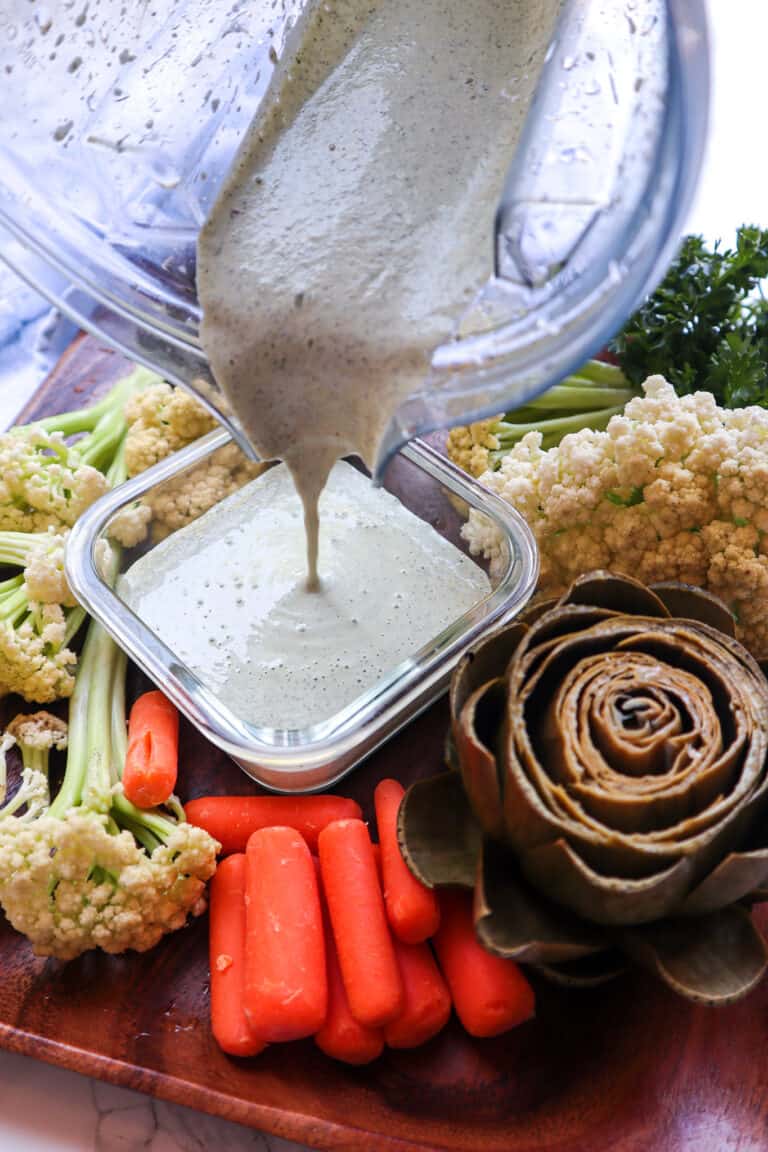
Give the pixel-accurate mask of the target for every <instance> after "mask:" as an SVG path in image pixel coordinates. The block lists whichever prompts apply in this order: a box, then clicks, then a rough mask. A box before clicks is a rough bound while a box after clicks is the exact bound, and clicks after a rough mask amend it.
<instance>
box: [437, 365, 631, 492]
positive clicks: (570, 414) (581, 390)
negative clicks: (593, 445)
mask: <svg viewBox="0 0 768 1152" xmlns="http://www.w3.org/2000/svg"><path fill="white" fill-rule="evenodd" d="M636 395H638V392H637V389H636V388H634V387H633V386H632V385H631V384H630V382H629V380H628V379H626V377H625V376H624V373H623V372H622V370H621V369H619V367H616V365H615V364H604V363H602V361H588V362H587V363H586V364H585V365H584V366H583V367H580V369H579V371H578V372H577V373H576V374H575V376H569V377H567V379H564V380H562V381H561V382H560V384H556V385H555V386H554V387H552V388H549V389H548V391H547V392H543V393H542V394H541V395H540V396H537V397H535V399H534V400H531V401H530V402H529V403H527V404H525V406H524V407H523V408H518V409H516V410H515V411H511V412H505V414H502V415H501V416H495V417H492V418H491V419H486V420H479V422H478V423H477V424H470V425H467V426H458V427H455V429H451V431H450V432H449V434H448V442H447V450H448V455H449V456H450V458H451V460H453V461H454V463H455V464H458V467H459V468H463V469H464V470H465V471H466V472H470V473H471V475H472V476H482V473H484V472H487V471H492V472H493V471H495V470H496V469H497V468H499V465H500V464H501V462H502V460H503V458H504V456H505V455H507V454H508V453H509V452H511V449H512V448H514V447H515V445H516V444H518V442H519V441H520V440H522V439H523V437H524V435H526V434H527V433H529V432H539V433H540V434H541V447H542V448H545V449H546V448H554V447H555V446H556V445H558V444H560V441H561V440H562V439H563V437H564V435H567V434H568V433H569V432H578V431H579V430H580V429H594V430H595V431H602V430H603V429H606V427H607V425H608V422H609V420H610V418H611V416H617V415H618V414H619V412H622V411H623V410H624V406H625V404H626V403H628V402H629V401H630V400H632V397H633V396H636Z"/></svg>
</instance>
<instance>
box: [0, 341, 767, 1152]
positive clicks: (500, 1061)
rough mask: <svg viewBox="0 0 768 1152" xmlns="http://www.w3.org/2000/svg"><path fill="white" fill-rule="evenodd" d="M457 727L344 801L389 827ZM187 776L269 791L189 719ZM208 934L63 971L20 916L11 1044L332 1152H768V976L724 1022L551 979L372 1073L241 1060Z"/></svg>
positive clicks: (106, 363) (64, 385) (413, 744)
mask: <svg viewBox="0 0 768 1152" xmlns="http://www.w3.org/2000/svg"><path fill="white" fill-rule="evenodd" d="M125 369H126V364H125V361H123V360H121V359H120V358H119V357H118V356H116V355H115V354H113V353H110V352H106V351H103V350H101V349H100V348H99V347H98V346H97V345H96V344H95V343H94V342H93V341H91V340H90V339H84V340H81V341H80V342H79V343H78V344H77V345H76V346H75V347H74V348H73V349H72V350H71V351H70V352H69V353H68V354H67V355H66V356H65V357H64V359H63V360H62V361H61V363H60V364H59V365H58V367H57V368H56V370H55V371H54V372H53V373H52V375H51V377H50V378H49V379H48V381H47V382H46V383H45V385H44V386H43V388H42V389H41V390H40V391H39V392H38V394H37V395H36V396H35V398H34V399H33V401H32V403H31V404H30V406H29V407H28V409H27V410H26V412H25V413H24V418H26V419H29V418H31V417H33V416H39V415H42V414H44V413H49V412H54V411H61V410H65V409H68V408H71V407H74V406H76V405H80V404H84V403H87V402H88V400H89V399H90V397H91V396H93V395H96V394H98V393H100V392H102V391H103V390H104V388H105V387H106V386H107V385H108V384H109V383H110V382H112V381H113V380H114V379H116V378H117V377H118V376H119V375H121V374H122V373H123V372H124V371H125ZM430 513H432V510H430ZM434 517H435V518H442V517H444V518H445V521H449V520H450V510H449V509H448V508H442V509H440V508H435V509H434ZM446 722H447V716H446V708H445V704H444V702H441V703H439V704H438V705H436V706H435V707H433V708H431V709H430V710H429V711H428V712H426V713H425V714H424V715H423V716H421V717H420V718H419V719H418V720H417V721H415V722H414V723H413V724H411V725H410V727H408V728H407V729H406V730H405V731H404V732H402V733H401V734H400V735H399V736H397V737H396V738H394V739H393V740H392V741H390V743H389V744H388V745H386V747H384V748H383V749H381V750H380V751H379V752H378V753H376V754H375V755H374V756H373V757H371V759H370V760H369V761H368V762H367V763H366V764H365V765H363V766H362V767H361V768H360V769H358V770H357V771H356V772H355V773H353V775H351V776H350V777H348V778H347V779H346V780H345V781H343V783H342V785H341V786H340V788H339V790H340V791H342V792H344V793H346V794H349V795H353V796H354V797H356V799H358V800H359V801H360V803H361V804H362V805H363V808H364V810H365V812H366V815H367V816H370V815H371V797H372V793H373V787H374V785H375V783H376V781H377V780H379V779H380V778H381V777H383V776H390V775H392V776H396V777H398V778H400V779H401V780H403V781H404V782H405V783H408V782H410V781H411V780H414V779H416V778H417V777H419V776H425V775H429V774H430V773H432V772H434V771H436V770H437V769H438V768H439V766H440V760H441V746H442V741H443V735H444V732H445V728H446ZM182 764H183V769H182V772H181V786H180V793H181V795H182V798H183V799H187V798H189V797H192V796H195V795H200V794H203V793H206V792H227V791H234V792H248V791H257V788H256V786H255V785H253V784H252V783H250V782H249V781H248V780H247V778H246V777H245V776H244V775H243V774H242V773H241V772H240V771H239V770H238V769H237V768H236V767H235V766H234V765H233V764H232V763H231V762H229V761H228V760H227V758H226V757H225V756H224V755H223V754H222V753H221V752H219V751H218V750H217V749H215V748H213V747H211V746H210V745H208V744H207V743H206V742H205V741H204V740H203V739H202V737H200V736H199V735H198V734H197V732H196V731H194V730H193V729H191V728H190V727H189V726H187V725H185V726H184V730H183V737H182ZM206 933H207V924H206V922H205V920H204V919H203V920H201V921H198V922H197V923H195V924H194V925H192V926H191V927H189V928H187V929H185V930H183V931H181V932H178V933H176V934H175V935H174V936H172V937H170V938H168V939H166V940H165V941H164V942H163V943H162V944H161V945H160V946H159V947H157V948H155V949H154V950H153V951H152V952H149V953H147V954H145V955H142V956H138V955H128V956H124V957H119V958H110V957H107V956H104V955H100V954H95V953H94V954H91V955H88V956H85V957H82V958H81V959H80V960H77V961H74V962H72V963H70V964H67V965H62V964H59V963H57V962H54V961H43V960H36V959H35V958H34V957H33V956H32V954H31V952H30V950H29V948H28V946H27V944H26V942H25V941H24V940H23V939H22V938H21V937H20V936H17V935H16V934H15V933H14V932H13V931H12V930H11V929H10V928H9V927H8V926H7V925H5V924H4V923H3V922H0V973H1V975H0V1046H2V1047H4V1048H8V1049H11V1050H13V1051H17V1052H23V1053H26V1054H27V1055H31V1056H36V1057H38V1058H39V1059H41V1060H46V1061H49V1062H50V1063H53V1064H60V1065H62V1066H63V1067H65V1068H71V1069H74V1070H75V1071H78V1072H83V1073H87V1074H89V1075H91V1076H97V1077H100V1078H102V1079H104V1080H109V1081H112V1082H113V1083H116V1084H122V1085H126V1086H127V1087H130V1088H137V1089H139V1090H141V1091H144V1092H150V1093H153V1094H155V1095H157V1096H161V1097H163V1098H165V1099H168V1100H174V1101H176V1102H178V1103H181V1104H187V1105H190V1106H192V1107H195V1108H200V1109H203V1110H204V1111H207V1112H211V1113H214V1114H217V1115H220V1116H224V1117H227V1118H228V1119H230V1120H237V1121H240V1122H241V1123H244V1124H250V1125H253V1126H254V1127H256V1128H261V1129H265V1130H267V1131H269V1132H274V1133H277V1134H279V1135H280V1136H283V1137H286V1138H289V1139H293V1140H296V1141H298V1142H300V1143H305V1144H308V1145H311V1146H313V1147H316V1148H320V1149H324V1150H327V1152H328V1150H331V1149H343V1150H345V1152H374V1150H376V1152H411V1150H415V1149H434V1150H437V1149H441V1150H443V1149H452V1150H461V1152H481V1150H482V1152H609V1150H610V1152H646V1150H648V1152H651V1150H652V1152H694V1150H695V1152H759V1150H762V1149H766V1150H768V984H765V985H764V986H763V987H762V988H761V989H758V990H757V991H756V992H755V993H753V994H752V995H751V996H750V997H749V998H748V999H746V1000H745V1001H743V1002H742V1003H740V1004H738V1005H736V1006H734V1007H731V1008H728V1009H720V1010H715V1009H706V1008H693V1007H691V1006H689V1005H687V1004H685V1003H683V1002H682V1001H680V1000H678V999H676V998H675V997H674V996H673V995H671V994H670V993H668V992H667V991H666V990H664V989H662V988H661V987H659V986H658V985H656V984H654V983H653V982H652V981H651V980H650V979H646V978H645V977H644V976H640V975H637V976H631V977H625V978H623V979H621V980H618V981H615V982H614V983H613V984H611V985H609V986H607V987H604V988H601V989H595V990H592V991H588V992H584V991H572V992H569V991H566V990H563V989H560V988H555V987H553V986H550V985H547V984H539V985H537V995H538V1002H537V1003H538V1006H537V1016H536V1019H535V1020H533V1021H531V1022H529V1023H527V1024H525V1025H523V1026H522V1027H521V1028H518V1029H517V1030H516V1031H515V1032H513V1033H512V1034H511V1035H509V1036H507V1037H503V1038H501V1039H499V1040H495V1041H474V1040H471V1039H470V1038H469V1037H467V1036H466V1035H465V1034H464V1033H463V1032H462V1031H461V1029H460V1028H458V1027H457V1026H456V1025H455V1024H454V1023H451V1024H450V1025H449V1026H448V1028H447V1029H446V1031H445V1032H444V1033H443V1034H442V1035H441V1036H440V1037H438V1038H437V1039H436V1040H434V1041H433V1042H432V1043H430V1044H429V1045H426V1046H425V1047H424V1048H421V1049H417V1050H415V1051H413V1052H410V1053H408V1052H399V1053H396V1052H387V1053H386V1054H385V1055H384V1056H383V1057H382V1058H381V1059H379V1060H378V1061H377V1062H376V1063H374V1064H373V1065H371V1066H370V1067H368V1068H365V1069H349V1068H346V1067H344V1066H342V1065H340V1064H336V1063H333V1062H332V1061H330V1060H328V1059H326V1058H325V1057H324V1056H322V1054H321V1053H320V1052H319V1051H317V1050H316V1049H315V1048H314V1046H313V1044H312V1043H311V1042H303V1043H298V1044H290V1045H274V1046H272V1047H271V1048H269V1049H268V1050H267V1051H266V1052H264V1053H263V1054H262V1055H261V1056H259V1057H257V1058H255V1059H253V1060H233V1059H230V1058H228V1057H226V1056H224V1055H223V1054H222V1053H221V1052H220V1051H219V1050H218V1048H217V1047H216V1045H215V1043H214V1042H213V1039H212V1037H211V1034H210V1031H209V1027H208V967H207V958H206V944H207V941H206Z"/></svg>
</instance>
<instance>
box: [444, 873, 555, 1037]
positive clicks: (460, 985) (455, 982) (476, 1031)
mask: <svg viewBox="0 0 768 1152" xmlns="http://www.w3.org/2000/svg"><path fill="white" fill-rule="evenodd" d="M433 943H434V945H435V951H436V952H437V958H438V960H439V962H440V967H441V968H442V970H443V975H444V976H445V979H446V981H447V982H448V987H449V988H450V991H451V996H452V998H453V1006H454V1008H455V1009H456V1015H457V1016H458V1018H459V1020H460V1021H461V1023H462V1024H463V1025H464V1027H465V1028H466V1030H467V1032H469V1034H470V1036H498V1035H499V1034H500V1033H502V1032H507V1031H509V1029H510V1028H514V1027H515V1026H516V1025H517V1024H522V1023H523V1021H524V1020H528V1019H530V1017H531V1016H533V1014H534V1011H535V1002H534V997H533V989H532V988H531V986H530V984H529V983H528V981H527V980H526V978H525V976H523V974H522V972H521V971H520V969H519V968H518V966H517V965H516V964H515V963H514V961H512V960H503V959H502V958H501V957H500V956H494V955H492V954H491V953H490V952H487V951H486V950H485V948H483V946H482V944H481V943H480V941H479V940H478V938H477V935H476V933H475V923H474V919H473V916H472V896H471V895H470V893H469V892H464V891H462V890H461V889H452V888H446V889H444V890H443V891H441V893H440V929H439V931H438V933H437V935H436V936H435V939H434V941H433Z"/></svg>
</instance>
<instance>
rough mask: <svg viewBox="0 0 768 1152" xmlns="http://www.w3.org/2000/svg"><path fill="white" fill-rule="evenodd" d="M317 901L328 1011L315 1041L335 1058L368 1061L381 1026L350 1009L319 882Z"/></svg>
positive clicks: (379, 1045)
mask: <svg viewBox="0 0 768 1152" xmlns="http://www.w3.org/2000/svg"><path fill="white" fill-rule="evenodd" d="M320 902H321V904H322V906H323V926H324V928H325V958H326V964H327V971H328V1013H327V1015H326V1017H325V1023H324V1024H323V1026H322V1028H321V1029H320V1031H319V1032H318V1033H317V1034H316V1036H315V1043H316V1044H317V1046H318V1048H319V1049H320V1050H321V1052H325V1054H326V1056H331V1057H333V1059H334V1060H343V1061H344V1063H345V1064H370V1062H371V1061H372V1060H375V1059H376V1057H377V1056H380V1055H381V1052H382V1050H383V1048H384V1036H383V1034H382V1032H381V1029H380V1028H367V1027H366V1026H365V1025H364V1024H360V1023H358V1021H357V1020H355V1018H354V1016H353V1015H352V1012H351V1011H350V1008H349V1001H348V1000H347V993H346V992H345V990H344V981H343V980H342V977H341V968H340V967H339V957H338V954H337V952H336V944H335V942H334V939H333V929H332V928H331V921H330V917H329V915H328V904H327V901H326V900H325V893H324V892H323V888H322V884H321V885H320Z"/></svg>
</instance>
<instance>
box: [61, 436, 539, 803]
mask: <svg viewBox="0 0 768 1152" xmlns="http://www.w3.org/2000/svg"><path fill="white" fill-rule="evenodd" d="M228 442H229V435H228V433H227V432H225V431H223V430H222V431H216V432H212V433H211V434H210V435H208V436H206V437H204V438H203V439H202V440H200V441H198V442H197V443H195V444H193V445H190V446H189V447H188V448H185V449H184V450H183V451H181V452H178V453H176V454H175V455H174V456H171V457H169V458H168V459H166V460H163V461H162V462H161V463H159V464H157V465H155V466H154V467H153V468H150V469H148V470H147V471H146V472H143V473H142V474H141V475H139V476H137V477H136V478H135V479H133V480H129V481H128V482H127V483H126V484H123V485H121V486H120V487H118V488H116V489H115V490H114V491H113V492H110V493H108V494H107V495H106V496H104V497H103V498H102V499H101V500H99V501H97V502H96V503H95V504H94V505H93V506H92V507H91V508H90V509H89V510H88V511H87V512H86V513H85V514H84V515H83V516H81V518H80V520H79V521H78V523H77V524H76V525H75V527H74V528H73V529H72V532H71V533H70V537H69V542H68V546H67V554H66V569H67V577H68V579H69V582H70V586H71V587H72V590H73V592H74V593H75V595H76V596H77V598H78V600H79V601H80V602H81V603H82V604H83V605H84V606H85V607H86V608H87V609H88V611H89V612H90V613H91V615H92V616H94V617H95V618H96V619H97V620H98V621H100V623H101V624H102V625H103V626H104V627H105V628H106V629H107V631H108V632H109V633H110V634H111V635H112V636H113V637H114V639H115V640H116V641H117V642H118V644H120V646H121V647H122V648H123V649H124V650H125V651H126V652H127V653H128V655H129V656H130V657H131V659H132V660H133V661H134V662H135V663H136V664H137V665H138V666H139V667H140V668H141V669H142V670H143V671H144V672H145V673H146V674H147V675H148V676H149V677H150V678H151V679H152V680H153V681H154V682H155V683H156V684H157V685H158V686H159V687H160V688H162V690H163V691H164V692H165V693H166V695H167V696H169V697H170V699H171V700H173V701H174V703H175V704H176V706H177V707H178V708H179V709H180V711H181V712H183V713H184V715H185V716H186V717H187V718H188V719H189V720H190V721H191V722H192V723H193V724H194V725H195V726H196V727H197V728H198V729H199V730H200V731H201V732H202V733H203V735H204V736H206V737H207V738H208V739H209V740H211V741H212V742H213V743H214V744H216V745H217V746H218V747H220V748H222V749H223V750H224V751H225V752H227V753H228V754H229V755H230V756H231V757H232V758H233V759H234V760H235V761H236V762H237V763H238V764H239V765H240V766H241V767H242V768H243V770H244V771H245V772H246V773H247V774H248V775H249V776H251V777H252V778H253V779H254V780H256V781H257V782H258V783H259V784H262V785H263V786H264V787H266V788H269V789H271V790H273V791H279V792H304V791H311V790H314V789H318V788H325V787H327V786H328V785H330V784H332V783H333V782H334V781H336V780H338V779H339V778H340V777H341V776H343V775H345V774H346V773H347V772H349V771H350V769H352V768H353V767H354V766H355V765H356V764H358V763H359V762H360V761H361V760H362V759H363V758H364V757H366V756H367V755H368V754H369V753H370V752H372V751H373V750H374V749H375V748H376V747H378V746H379V745H380V744H382V743H383V742H384V741H385V740H387V739H388V738H389V737H390V736H391V735H393V734H394V733H395V732H396V731H398V729H400V728H402V727H403V725H405V724H407V723H408V722H409V721H410V720H412V719H413V718H414V717H415V716H416V715H418V713H419V712H421V711H422V710H423V709H424V708H426V707H427V706H428V705H429V704H431V703H432V702H433V701H434V700H435V699H436V698H437V697H438V696H439V695H441V693H442V692H443V691H444V690H445V688H446V686H447V684H448V680H449V678H450V675H451V672H452V670H453V668H454V667H455V665H456V663H457V661H458V660H459V659H460V657H461V655H462V654H463V653H464V652H465V651H466V649H467V648H468V647H470V646H471V645H472V644H474V643H476V642H477V640H478V639H479V637H480V636H481V635H483V634H484V633H486V632H487V631H489V630H490V629H492V628H494V627H498V626H499V625H501V624H502V623H503V622H505V621H507V620H509V619H510V618H512V617H513V616H515V615H516V614H517V613H518V612H519V611H520V610H521V609H522V608H523V606H524V605H525V604H526V602H527V601H528V599H529V598H530V596H531V594H532V592H533V589H534V587H535V584H536V578H537V574H538V559H537V554H536V545H535V543H534V540H533V537H532V535H531V532H530V530H529V528H528V527H527V525H526V524H525V522H524V521H523V519H522V518H521V517H520V516H519V515H518V513H517V512H515V510H514V509H513V508H511V507H510V506H509V505H508V504H506V503H505V502H504V501H503V500H501V499H500V498H499V497H497V496H496V495H494V494H493V493H492V492H489V491H488V490H487V489H485V488H483V487H482V485H480V484H479V483H478V482H477V481H476V480H474V479H472V477H470V476H467V475H466V474H465V473H463V472H462V471H460V470H459V469H458V468H456V467H455V466H454V465H453V464H452V463H451V462H450V461H449V460H447V459H446V458H445V457H444V456H442V455H441V454H440V453H439V452H437V451H436V450H435V449H434V448H432V447H430V445H428V444H426V443H425V442H424V441H421V440H414V441H412V442H411V443H410V444H407V445H406V446H405V447H404V448H403V449H401V451H400V452H399V453H398V454H397V456H396V457H395V458H394V460H393V462H392V463H391V465H390V467H389V468H388V470H387V472H386V474H385V477H384V487H385V488H387V489H388V490H389V491H390V492H392V493H393V494H394V495H396V496H397V497H398V499H400V501H401V502H402V503H403V504H404V505H405V506H406V507H407V508H409V510H410V511H411V512H413V513H414V514H415V515H417V516H419V517H420V518H421V519H423V520H426V521H427V522H429V523H431V524H432V525H433V527H435V528H436V529H437V530H438V531H439V532H441V534H442V535H444V536H448V537H449V538H451V539H453V542H454V543H456V544H458V545H459V546H461V541H460V539H459V537H458V533H457V531H456V528H457V523H458V518H457V516H456V512H455V507H454V504H455V502H456V500H458V501H461V502H462V503H463V504H465V505H468V506H469V507H470V508H475V509H477V510H478V511H480V512H482V513H483V514H484V515H486V516H489V517H490V518H491V519H492V520H493V521H494V522H495V524H496V525H497V527H498V528H499V530H500V534H501V538H502V549H501V558H500V562H499V564H498V565H494V569H495V572H494V575H493V577H492V579H491V591H490V592H489V593H488V594H486V595H485V596H484V597H483V598H482V599H480V600H479V601H478V602H477V603H476V604H474V605H473V606H472V607H471V608H470V609H469V610H468V611H467V612H465V613H464V614H463V615H462V616H460V617H458V618H457V619H455V620H453V621H452V622H451V623H450V624H449V625H448V626H447V627H446V628H444V629H443V631H442V632H440V633H439V635H437V636H435V637H434V638H433V639H432V640H430V641H429V642H428V643H426V644H425V645H423V646H422V647H421V648H419V649H418V650H417V651H414V652H412V653H410V654H407V655H406V656H405V658H404V659H403V660H402V661H401V662H400V663H399V664H397V666H396V667H394V668H392V669H391V671H390V672H389V673H388V674H387V675H385V676H384V677H382V679H381V680H380V681H379V682H378V683H376V684H375V685H374V686H373V687H371V688H370V689H368V690H366V691H364V692H363V693H361V694H360V695H359V696H358V697H357V698H356V699H354V700H352V701H350V703H349V704H348V705H346V706H345V707H344V708H342V709H341V710H340V711H337V712H336V713H335V714H333V715H330V716H328V717H327V718H325V719H323V720H322V721H320V722H319V723H315V724H312V725H311V726H309V727H306V728H299V729H286V728H268V727H261V726H258V725H256V724H253V723H250V722H248V721H247V720H245V719H244V718H243V717H241V716H238V715H236V714H235V712H234V711H233V710H232V709H231V708H230V707H229V706H228V705H227V703H226V701H225V700H224V699H222V698H221V695H218V694H217V693H216V691H214V690H213V689H212V687H211V686H210V685H207V684H206V683H205V682H204V680H203V679H201V678H200V676H199V675H197V674H196V673H195V672H194V671H193V670H192V669H191V668H190V667H188V666H187V664H185V662H184V661H183V660H182V659H181V658H180V657H179V655H178V654H176V653H174V652H173V651H171V649H170V648H169V647H168V645H167V644H166V643H165V642H164V641H163V639H162V638H161V637H160V636H159V635H158V633H157V631H155V630H153V629H152V628H151V627H150V626H149V625H148V623H147V622H146V621H145V620H143V619H141V618H140V616H139V615H137V614H136V612H134V611H133V610H132V609H131V608H130V607H129V605H128V604H127V602H126V601H125V599H123V598H122V597H121V595H120V593H119V591H115V590H113V588H111V587H110V586H109V584H108V583H107V582H106V581H105V580H104V579H103V578H102V576H101V574H100V571H99V564H98V555H99V547H98V546H99V542H100V540H102V539H103V538H104V537H106V536H108V535H109V527H110V523H111V522H112V521H113V519H114V518H115V516H117V515H118V514H119V513H120V512H121V511H122V510H123V509H125V508H126V507H127V506H129V505H130V504H132V503H133V502H134V501H135V500H137V499H138V498H139V497H141V496H143V495H144V494H146V493H147V492H149V491H150V490H151V489H153V488H155V487H157V486H158V485H161V484H163V483H164V482H166V481H168V480H171V479H176V478H178V477H179V476H180V475H182V474H183V473H184V472H187V471H189V470H190V469H192V468H194V467H196V466H197V465H199V464H200V463H201V462H202V461H204V460H205V459H206V458H207V457H208V456H210V455H211V454H212V453H213V452H215V451H216V450H217V449H218V448H221V447H222V446H223V445H224V444H226V443H228ZM451 498H453V504H452V502H451ZM464 551H466V549H464Z"/></svg>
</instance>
